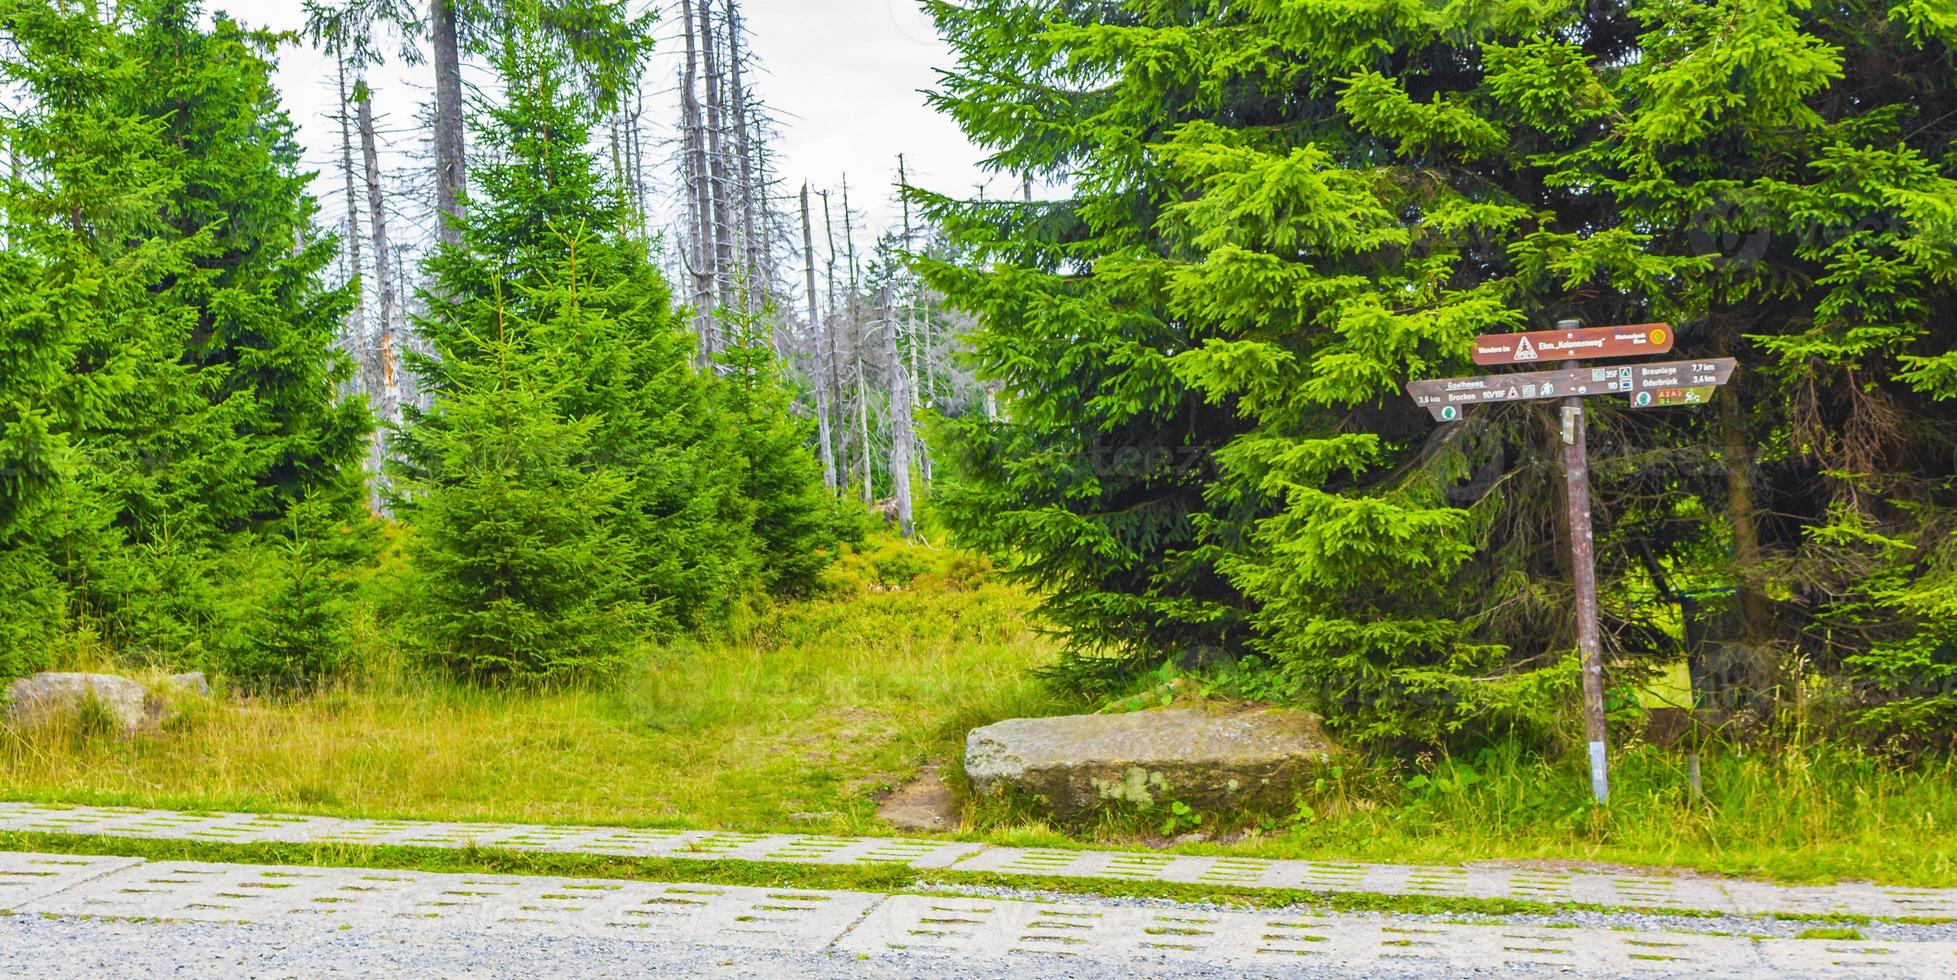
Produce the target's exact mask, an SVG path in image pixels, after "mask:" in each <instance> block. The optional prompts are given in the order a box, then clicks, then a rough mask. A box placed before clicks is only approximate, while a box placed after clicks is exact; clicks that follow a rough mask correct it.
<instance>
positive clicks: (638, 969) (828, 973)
mask: <svg viewBox="0 0 1957 980" xmlns="http://www.w3.org/2000/svg"><path fill="white" fill-rule="evenodd" d="M1498 973H1499V974H1502V975H1513V971H1497V970H1490V971H1488V973H1487V975H1495V974H1498ZM1343 975H1345V974H1343V973H1341V972H1340V971H1338V970H1304V969H1293V970H1287V971H1285V972H1283V973H1281V974H1280V973H1249V972H1246V971H1244V970H1242V969H1240V968H1205V967H1200V966H1199V967H1191V966H1189V965H1187V964H1182V963H1174V964H1170V963H1163V962H1154V963H1150V962H1127V963H1075V962H1069V961H1066V960H1061V959H1055V958H1050V957H1034V956H1019V957H1014V958H1012V959H1011V960H1009V961H999V962H974V961H972V960H970V959H964V958H960V959H952V958H946V957H931V956H920V955H902V954H891V955H885V956H877V957H875V958H872V959H857V958H855V957H852V956H846V955H841V954H832V953H806V952H785V951H784V952H777V951H771V950H728V949H715V948H708V947H701V946H687V945H682V944H677V943H673V944H667V943H657V942H646V941H642V940H640V941H632V940H612V939H593V938H577V937H523V938H520V939H519V938H512V937H499V936H485V935H454V936H429V935H426V934H417V935H414V936H401V935H384V934H375V933H371V932H362V931H355V930H348V931H329V932H319V931H316V930H300V929H292V928H285V927H279V926H264V925H209V924H203V923H187V922H119V921H105V920H98V919H74V918H44V917H42V916H32V915H13V916H0V977H46V978H51V980H52V978H60V980H69V978H94V977H117V978H121V977H196V978H200V980H204V978H231V977H250V978H281V977H305V978H313V977H319V978H333V977H361V978H368V977H387V978H389V980H394V978H404V980H418V978H451V977H453V978H462V977H534V976H549V977H551V978H552V980H571V978H582V977H626V976H630V977H767V978H774V977H814V978H830V977H836V978H842V977H848V978H852V980H854V978H872V980H878V978H898V977H930V978H933V980H936V978H945V980H979V978H1001V980H1004V978H1013V980H1019V978H1026V980H1061V978H1132V977H1178V978H1182V977H1187V978H1217V980H1224V978H1235V977H1248V978H1255V977H1278V976H1284V977H1332V976H1343ZM1416 975H1417V974H1410V973H1398V974H1396V973H1390V972H1389V973H1380V972H1377V971H1369V973H1368V976H1379V977H1395V976H1399V977H1410V976H1416ZM1450 975H1457V974H1456V971H1450Z"/></svg>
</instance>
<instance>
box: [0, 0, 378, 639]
mask: <svg viewBox="0 0 1957 980" xmlns="http://www.w3.org/2000/svg"><path fill="white" fill-rule="evenodd" d="M0 20H4V21H5V22H6V23H7V24H8V26H9V39H8V40H9V42H10V44H11V46H12V49H13V50H12V52H11V56H10V57H9V58H7V59H5V62H4V69H3V70H4V72H5V75H6V78H7V79H8V80H9V81H11V82H12V83H14V84H15V86H16V91H18V92H20V93H21V95H22V96H23V98H22V104H21V107H20V111H18V112H16V113H11V114H9V116H8V117H7V119H6V121H5V122H4V124H0V125H4V126H5V127H6V136H7V138H8V142H9V144H10V146H11V147H12V150H13V152H14V153H15V155H16V160H17V161H18V166H19V176H18V178H17V179H15V180H13V181H11V182H10V184H9V185H8V187H7V189H6V198H7V200H6V205H7V207H6V211H7V214H8V223H9V228H8V251H9V259H8V260H9V262H10V263H11V267H12V270H13V271H14V272H16V273H18V272H21V271H26V272H27V273H28V275H29V278H28V280H27V282H28V283H29V284H30V285H29V288H28V289H26V290H24V291H22V292H18V293H15V292H11V291H10V294H9V295H8V296H7V297H6V298H5V300H0V302H4V303H6V305H7V318H8V321H9V327H8V329H9V330H11V331H25V333H24V334H21V335H24V336H31V337H35V338H36V340H35V342H36V348H37V357H39V358H42V359H43V360H41V361H40V362H39V363H41V364H42V365H43V367H47V368H55V367H57V366H58V372H59V375H58V378H56V377H55V376H53V375H48V376H45V377H44V376H43V375H40V374H38V373H36V372H31V371H26V370H23V373H22V375H21V376H20V383H22V384H36V385H42V392H43V394H44V395H45V400H44V401H40V402H37V403H35V405H34V407H33V408H32V409H31V410H28V411H27V412H25V413H23V415H22V416H21V428H20V429H19V430H18V431H19V433H20V438H21V439H22V440H25V441H26V442H27V443H30V444H31V446H32V453H31V454H30V456H31V458H23V459H21V460H18V461H17V471H18V474H19V476H20V477H21V479H20V480H19V481H18V482H17V483H16V484H14V485H13V486H11V487H10V488H8V489H6V490H4V491H0V492H4V493H5V494H7V495H8V496H9V498H10V501H9V506H10V507H14V508H18V509H19V510H20V512H23V513H32V514H33V515H34V519H33V520H32V521H31V522H22V521H18V520H16V521H15V530H14V532H13V533H12V535H11V539H10V540H5V539H0V548H5V549H7V550H8V552H9V559H10V560H9V562H7V563H0V564H8V565H10V566H12V567H16V568H37V569H40V571H38V572H32V573H23V574H29V576H30V579H31V580H33V581H39V582H42V583H43V584H45V576H44V575H43V574H42V573H43V572H46V573H49V574H52V575H53V576H54V577H55V579H56V580H57V581H58V582H59V583H60V592H61V595H62V600H63V601H62V602H61V606H63V607H64V608H65V611H66V613H67V614H68V618H69V621H70V623H71V625H74V626H77V627H81V628H86V629H90V630H98V631H101V632H103V633H105V634H106V635H107V636H108V637H109V638H110V639H112V640H114V641H117V642H119V643H122V644H125V645H127V646H128V647H130V648H131V649H132V650H136V651H139V652H145V653H148V654H151V655H154V656H158V657H164V658H177V659H182V658H185V657H192V656H195V655H196V654H197V652H198V651H197V650H196V649H195V647H194V645H193V646H192V647H190V648H186V646H185V643H186V642H187V641H188V640H189V639H191V638H207V637H210V636H212V635H213V634H221V633H225V632H227V630H226V629H213V624H214V623H215V622H217V621H218V620H220V619H224V618H227V617H229V616H230V615H231V613H232V612H233V611H234V610H232V609H229V608H227V606H228V604H227V603H225V602H224V601H223V600H222V596H224V595H225V594H227V593H229V592H230V591H231V589H230V588H229V587H228V585H227V584H226V583H223V582H220V581H218V578H219V577H220V576H221V575H222V574H223V565H224V561H223V560H222V553H223V552H225V551H227V550H230V549H232V548H234V547H237V546H241V545H246V546H248V545H249V544H250V543H251V542H252V541H253V540H254V538H253V535H254V532H255V531H256V530H257V529H258V528H260V527H262V526H264V525H266V524H268V523H270V522H274V521H276V520H277V519H278V518H279V517H280V516H281V515H282V514H283V512H284V510H285V508H286V507H287V506H289V505H290V503H291V502H292V501H294V500H297V499H300V498H301V497H302V496H307V495H316V496H317V495H331V496H334V497H335V498H337V499H340V500H343V501H345V502H347V504H348V505H349V506H351V503H352V501H353V500H355V499H356V493H357V487H358V482H357V481H358V474H357V471H355V470H353V469H352V467H351V463H352V461H353V460H354V459H356V458H357V454H358V450H359V445H360V433H361V432H362V431H363V430H364V426H365V424H366V423H365V414H364V412H363V410H362V409H360V408H359V406H357V405H355V404H352V403H350V402H347V401H345V400H343V399H342V398H341V397H340V395H339V394H338V393H337V391H336V384H337V383H338V382H340V381H342V380H344V378H345V377H346V376H347V374H348V372H349V370H350V365H349V364H348V363H347V361H346V359H345V358H344V357H343V356H342V355H340V354H339V353H337V352H336V351H335V350H334V349H333V347H332V338H333V336H334V332H335V325H336V324H337V322H338V320H339V319H340V316H341V313H342V312H343V311H344V310H345V309H346V308H347V306H348V304H349V303H350V294H348V293H346V292H345V291H344V290H330V289H327V288H325V287H324V285H323V284H322V283H321V281H320V278H319V273H320V272H321V270H322V269H323V268H324V266H325V264H326V263H327V262H329V261H330V259H331V256H332V248H333V245H332V242H331V241H328V240H313V241H312V244H309V245H306V246H305V247H303V248H298V249H295V246H296V245H299V244H300V243H302V242H305V241H307V240H309V239H313V236H311V235H310V234H309V224H310V220H311V217H312V214H313V205H312V202H311V201H310V199H308V198H307V197H306V196H305V194H304V179H303V177H302V175H300V174H299V172H298V152H297V149H296V144H295V142H294V140H293V134H292V127H291V124H290V122H289V121H288V120H287V119H286V118H285V116H284V114H283V112H282V111H281V110H280V109H279V107H278V105H277V102H276V98H275V93H274V90H273V88H272V86H271V83H270V70H271V69H270V65H269V63H268V62H267V60H266V55H267V54H268V53H269V51H270V49H271V47H272V46H273V45H274V44H275V43H276V40H277V39H276V38H275V36H273V35H270V34H264V33H258V32H251V31H247V30H245V29H243V28H241V27H239V26H238V25H237V24H236V23H234V22H232V21H230V20H229V19H228V18H224V17H221V16H220V17H218V18H216V19H215V21H214V22H213V23H212V24H211V25H210V26H208V27H206V26H204V25H203V24H202V23H201V21H202V15H201V13H200V12H199V10H198V8H197V7H196V5H194V4H185V3H176V2H167V0H129V2H125V3H119V4H116V5H114V6H113V7H111V8H109V9H108V10H107V11H103V10H101V9H98V8H95V7H92V6H90V7H79V8H72V9H71V8H69V7H68V6H66V5H61V4H55V3H49V2H45V0H7V2H6V3H5V4H4V5H0ZM36 324H39V326H36ZM23 367H25V365H24V366H23ZM37 378H40V379H42V380H36V379H37ZM0 509H7V508H0ZM0 533H4V532H0ZM200 597H209V598H210V602H208V603H207V602H205V601H203V599H202V598H200ZM42 622H43V625H46V620H45V618H43V620H42ZM233 625H235V624H233Z"/></svg>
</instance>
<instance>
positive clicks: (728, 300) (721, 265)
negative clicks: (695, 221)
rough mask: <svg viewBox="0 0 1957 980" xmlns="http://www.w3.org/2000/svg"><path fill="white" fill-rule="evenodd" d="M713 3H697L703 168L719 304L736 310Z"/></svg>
mask: <svg viewBox="0 0 1957 980" xmlns="http://www.w3.org/2000/svg"><path fill="white" fill-rule="evenodd" d="M712 7H713V0H701V2H700V52H701V55H702V57H703V58H704V59H705V62H704V64H705V67H706V70H707V168H708V173H709V174H710V179H709V181H708V183H709V184H711V185H712V188H713V194H712V197H713V223H714V237H713V249H714V267H715V272H716V279H717V280H718V286H719V289H720V304H721V305H722V306H724V307H726V308H727V309H730V310H733V309H738V308H740V303H739V301H738V300H739V297H738V296H737V294H736V289H735V286H736V280H735V267H734V218H733V214H732V211H731V205H732V202H731V201H730V200H729V199H728V197H729V193H730V190H731V189H730V188H729V187H728V184H729V183H730V180H729V177H728V174H727V148H726V146H725V145H724V142H723V140H722V135H723V133H724V132H725V128H724V127H725V126H726V119H725V117H724V114H723V112H722V109H723V108H724V107H725V105H726V102H725V98H726V91H725V89H724V87H723V82H722V78H721V74H720V45H719V42H718V41H716V40H715V39H714V27H713V16H712Z"/></svg>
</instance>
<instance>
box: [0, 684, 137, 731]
mask: <svg viewBox="0 0 1957 980" xmlns="http://www.w3.org/2000/svg"><path fill="white" fill-rule="evenodd" d="M91 698H92V699H94V701H95V703H96V704H98V705H100V706H101V708H102V710H103V712H104V713H105V715H106V717H107V719H108V720H109V722H110V723H111V724H113V725H114V726H115V728H116V730H117V731H118V732H120V733H121V734H123V735H134V734H135V733H136V732H137V731H138V730H139V729H141V728H142V727H144V725H145V724H146V723H147V722H148V720H149V719H148V712H147V711H146V708H147V705H148V702H149V691H148V690H147V689H146V688H144V687H143V685H141V684H138V683H136V682H135V681H132V680H130V679H129V678H127V677H118V676H116V675H114V674H64V673H55V672H46V673H40V674H35V675H34V676H32V677H23V678H21V679H19V680H17V681H14V682H13V684H12V685H10V686H9V687H8V689H7V723H8V724H10V725H12V726H14V727H16V728H25V727H31V726H35V725H44V724H47V723H49V722H51V721H54V720H55V719H57V718H63V717H66V718H73V717H75V716H77V715H79V714H80V713H81V710H82V704H83V703H84V702H86V701H88V700H90V699H91Z"/></svg>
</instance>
